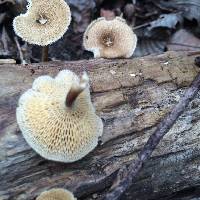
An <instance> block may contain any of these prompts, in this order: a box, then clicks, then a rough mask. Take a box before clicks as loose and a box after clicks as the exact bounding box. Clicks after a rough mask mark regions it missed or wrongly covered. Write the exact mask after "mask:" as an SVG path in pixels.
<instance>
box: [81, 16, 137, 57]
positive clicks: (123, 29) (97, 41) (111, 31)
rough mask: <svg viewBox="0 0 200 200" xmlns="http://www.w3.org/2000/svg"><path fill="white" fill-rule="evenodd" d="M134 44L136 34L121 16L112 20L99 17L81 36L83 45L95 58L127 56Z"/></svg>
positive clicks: (135, 42) (131, 51) (129, 55)
mask: <svg viewBox="0 0 200 200" xmlns="http://www.w3.org/2000/svg"><path fill="white" fill-rule="evenodd" d="M136 44H137V37H136V35H135V34H134V32H133V31H132V29H131V27H129V26H128V25H127V23H126V21H125V20H124V19H123V18H121V17H116V18H115V19H113V20H106V19H105V18H104V17H101V18H99V19H97V20H95V21H93V22H92V23H91V24H90V25H89V26H88V28H87V30H86V31H85V33H84V37H83V46H84V47H85V49H86V50H88V51H92V52H93V53H94V57H95V58H98V57H104V58H120V57H121V58H122V57H124V58H129V57H131V56H132V55H133V53H134V50H135V48H136Z"/></svg>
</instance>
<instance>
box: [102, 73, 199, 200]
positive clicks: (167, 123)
mask: <svg viewBox="0 0 200 200" xmlns="http://www.w3.org/2000/svg"><path fill="white" fill-rule="evenodd" d="M199 90H200V73H199V74H198V75H197V77H196V78H195V80H194V81H193V83H192V84H191V86H190V87H189V88H188V89H187V90H186V92H185V94H184V96H183V97H182V98H181V100H180V101H179V103H178V104H177V105H176V106H175V107H174V109H173V110H172V111H171V112H170V113H169V114H168V115H167V116H166V117H165V118H164V119H163V120H162V122H160V124H159V125H158V127H157V129H156V130H155V132H154V133H153V134H152V135H151V136H150V138H149V140H148V141H147V143H146V144H145V146H144V148H143V149H142V151H141V152H140V153H139V155H138V160H137V161H136V162H133V163H131V164H130V165H129V166H128V167H126V168H125V169H124V170H123V171H124V172H123V174H125V175H124V176H123V177H122V178H121V179H120V175H118V176H117V177H116V179H115V182H114V187H112V190H111V191H110V193H108V194H107V195H106V197H105V198H104V200H111V199H112V200H118V199H120V197H121V195H122V194H123V193H124V192H125V191H126V190H127V189H128V188H129V187H130V186H131V185H132V183H133V181H135V178H136V176H137V175H138V172H139V171H140V170H141V168H142V165H143V164H144V162H145V161H147V160H148V159H149V158H150V156H151V154H152V152H153V151H154V149H155V148H156V146H157V145H158V144H159V142H160V140H161V139H162V138H163V137H164V135H165V134H166V133H167V132H168V131H169V130H170V128H171V127H172V126H173V125H174V123H175V122H176V120H177V119H178V117H179V116H180V115H181V114H182V113H183V112H184V110H185V108H186V106H187V105H188V104H189V102H190V101H191V100H192V99H193V98H194V97H195V95H196V94H197V93H198V91H199ZM120 174H121V172H120ZM119 179H120V180H119ZM116 183H117V184H116Z"/></svg>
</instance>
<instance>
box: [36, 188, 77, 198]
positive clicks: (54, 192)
mask: <svg viewBox="0 0 200 200" xmlns="http://www.w3.org/2000/svg"><path fill="white" fill-rule="evenodd" d="M36 200H76V198H75V197H74V195H73V194H72V193H71V192H70V191H68V190H64V189H51V190H49V191H45V192H42V193H41V194H40V196H38V197H37V198H36Z"/></svg>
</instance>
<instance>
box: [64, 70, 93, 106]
mask: <svg viewBox="0 0 200 200" xmlns="http://www.w3.org/2000/svg"><path fill="white" fill-rule="evenodd" d="M88 82H89V78H88V75H87V73H86V72H84V73H83V75H82V77H81V79H80V82H79V85H72V87H71V89H70V91H69V93H68V94H67V98H66V106H67V107H71V106H72V105H73V103H74V101H75V100H76V98H77V97H78V96H79V95H80V94H81V92H83V90H85V89H86V87H87V86H88Z"/></svg>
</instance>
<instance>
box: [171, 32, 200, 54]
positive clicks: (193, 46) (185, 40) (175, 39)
mask: <svg viewBox="0 0 200 200" xmlns="http://www.w3.org/2000/svg"><path fill="white" fill-rule="evenodd" d="M167 48H168V50H170V51H198V50H200V39H199V38H197V37H195V36H194V35H193V34H192V33H190V32H188V31H187V30H185V29H181V30H179V31H177V32H176V33H174V35H173V36H172V38H171V39H170V41H169V43H168V45H167Z"/></svg>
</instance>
